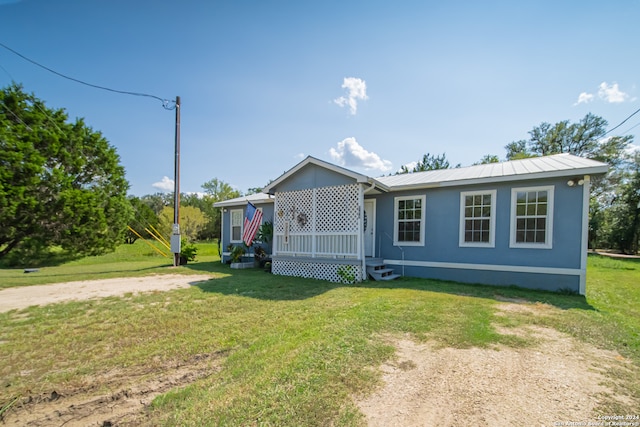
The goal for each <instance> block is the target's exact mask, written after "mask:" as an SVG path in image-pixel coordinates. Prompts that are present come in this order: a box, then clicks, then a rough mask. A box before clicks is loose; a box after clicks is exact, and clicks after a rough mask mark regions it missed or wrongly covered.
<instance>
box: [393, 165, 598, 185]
mask: <svg viewBox="0 0 640 427" xmlns="http://www.w3.org/2000/svg"><path fill="white" fill-rule="evenodd" d="M608 171H609V167H608V166H595V167H590V168H580V169H567V170H561V171H550V172H540V173H528V174H518V175H504V176H492V177H486V178H469V179H460V180H452V181H444V182H430V183H425V184H410V185H399V186H393V187H391V191H405V190H417V189H428V188H440V187H458V186H466V185H478V184H493V183H498V182H509V181H512V182H513V181H531V180H534V179H546V178H561V177H570V176H579V175H594V174H595V175H599V174H604V173H607V172H608Z"/></svg>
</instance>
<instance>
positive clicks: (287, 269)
mask: <svg viewBox="0 0 640 427" xmlns="http://www.w3.org/2000/svg"><path fill="white" fill-rule="evenodd" d="M271 272H272V273H273V274H278V275H281V276H293V277H304V278H308V279H318V280H328V281H330V282H344V281H348V280H346V279H345V277H351V276H352V277H353V280H354V281H356V282H360V281H361V278H362V261H360V260H356V259H348V260H344V259H321V258H314V259H310V258H304V259H300V258H296V257H274V258H273V260H272V263H271Z"/></svg>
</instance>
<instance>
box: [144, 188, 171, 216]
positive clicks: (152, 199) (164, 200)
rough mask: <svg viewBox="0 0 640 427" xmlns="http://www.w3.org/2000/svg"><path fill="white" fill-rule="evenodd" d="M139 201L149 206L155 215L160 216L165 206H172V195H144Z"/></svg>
mask: <svg viewBox="0 0 640 427" xmlns="http://www.w3.org/2000/svg"><path fill="white" fill-rule="evenodd" d="M140 201H141V202H142V203H144V204H145V205H147V206H149V208H151V210H152V211H153V212H154V213H155V214H156V215H160V212H162V209H164V208H165V207H166V206H173V193H155V194H146V195H144V196H142V197H141V198H140Z"/></svg>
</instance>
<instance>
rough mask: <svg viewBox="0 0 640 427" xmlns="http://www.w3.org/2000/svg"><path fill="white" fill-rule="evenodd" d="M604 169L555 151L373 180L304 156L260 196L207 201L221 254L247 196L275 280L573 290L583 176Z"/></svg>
mask: <svg viewBox="0 0 640 427" xmlns="http://www.w3.org/2000/svg"><path fill="white" fill-rule="evenodd" d="M607 170H608V166H607V165H606V164H604V163H601V162H597V161H594V160H590V159H585V158H581V157H576V156H573V155H570V154H557V155H553V156H547V157H536V158H529V159H523V160H515V161H509V162H504V163H492V164H486V165H476V166H470V167H465V168H458V169H443V170H434V171H428V172H417V173H410V174H402V175H393V176H385V177H379V178H372V177H369V176H366V175H362V174H360V173H357V172H354V171H351V170H348V169H345V168H343V167H340V166H336V165H334V164H331V163H328V162H325V161H322V160H319V159H316V158H313V157H307V158H306V159H304V160H303V161H301V162H300V163H298V164H297V165H295V166H294V167H293V168H291V169H290V170H289V171H287V172H286V173H284V174H283V175H282V176H280V177H279V178H277V179H276V180H274V181H273V182H271V183H270V184H269V185H268V186H267V187H265V188H264V190H263V191H264V193H263V194H256V195H252V196H249V197H240V198H237V199H232V200H226V201H222V202H219V203H216V204H215V206H218V207H221V208H223V215H222V218H223V220H222V247H223V248H227V247H228V245H229V244H232V245H234V244H242V242H241V236H242V226H243V218H244V209H245V207H246V205H247V201H251V202H252V203H253V204H254V205H255V206H257V207H258V208H260V209H262V210H263V217H264V220H265V221H269V220H270V221H273V226H274V238H273V242H272V243H271V245H270V247H269V248H268V251H269V252H271V253H272V271H273V273H274V274H280V275H287V276H298V277H311V278H316V279H323V280H330V281H340V280H342V279H344V277H345V273H347V274H353V276H354V277H355V279H356V280H358V281H359V280H365V279H367V278H370V279H376V280H380V279H383V280H384V279H392V278H395V277H397V276H398V275H406V276H413V277H424V278H434V279H442V280H453V281H458V282H467V283H482V284H491V285H516V286H521V287H526V288H533V289H545V290H571V291H575V292H579V293H580V294H584V293H585V283H586V264H587V237H588V211H589V187H590V178H591V177H592V176H594V175H602V174H605V173H606V172H607ZM228 255H229V254H228V252H227V253H225V254H223V260H226V257H228Z"/></svg>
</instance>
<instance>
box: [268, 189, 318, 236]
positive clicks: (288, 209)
mask: <svg viewBox="0 0 640 427" xmlns="http://www.w3.org/2000/svg"><path fill="white" fill-rule="evenodd" d="M313 193H314V191H313V189H308V190H300V191H285V192H282V193H277V194H276V203H275V212H276V215H275V224H274V225H273V231H274V233H284V223H285V221H288V222H289V233H308V232H311V230H312V227H313V221H314V220H315V219H314V212H313V198H314V197H313Z"/></svg>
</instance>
